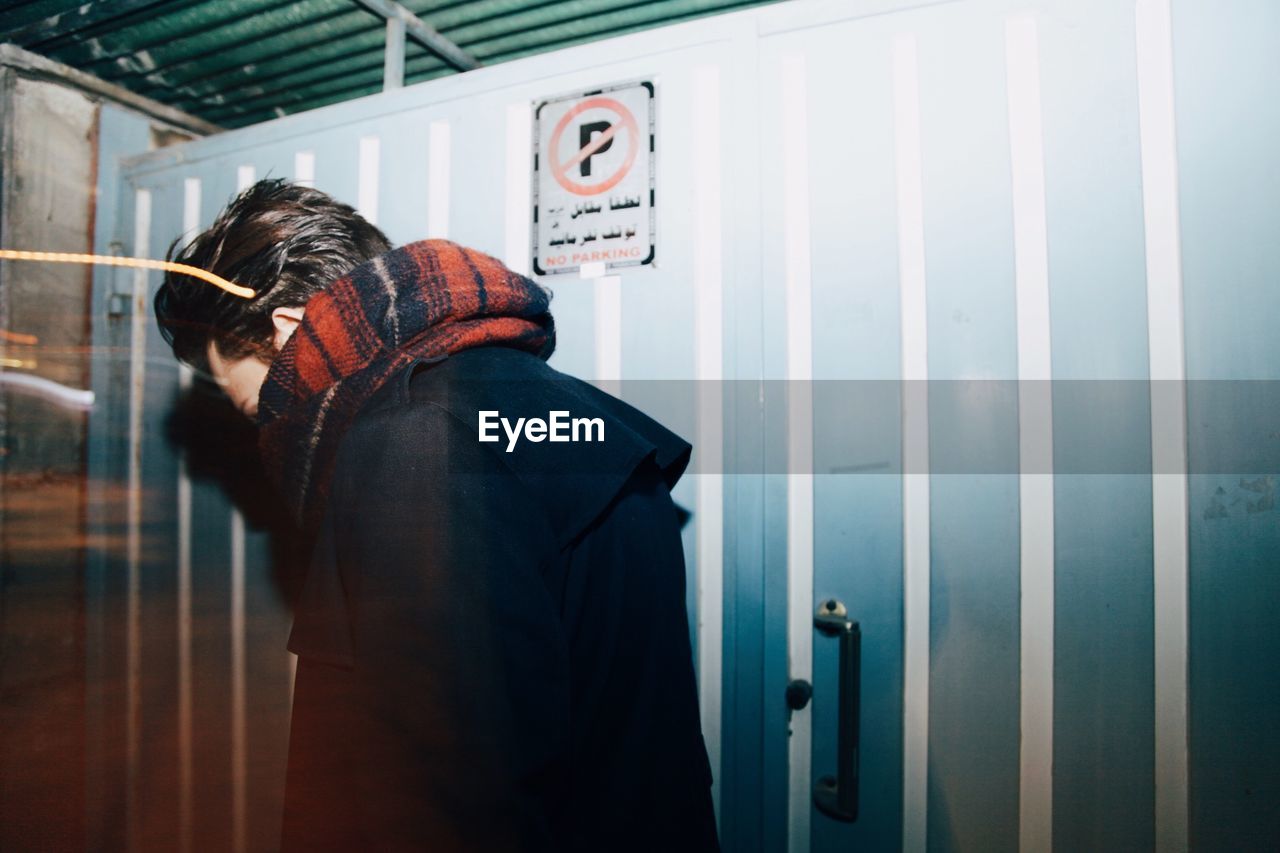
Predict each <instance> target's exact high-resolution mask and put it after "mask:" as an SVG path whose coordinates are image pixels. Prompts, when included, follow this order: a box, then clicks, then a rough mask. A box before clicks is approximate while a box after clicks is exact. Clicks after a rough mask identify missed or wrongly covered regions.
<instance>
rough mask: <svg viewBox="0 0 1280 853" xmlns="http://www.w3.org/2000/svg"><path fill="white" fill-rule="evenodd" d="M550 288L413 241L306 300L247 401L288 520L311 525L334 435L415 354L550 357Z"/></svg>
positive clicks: (451, 249) (462, 251)
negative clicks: (495, 351)
mask: <svg viewBox="0 0 1280 853" xmlns="http://www.w3.org/2000/svg"><path fill="white" fill-rule="evenodd" d="M549 302H550V294H549V293H547V291H545V290H543V289H542V288H541V287H539V286H538V285H537V284H536V283H535V282H533V281H531V280H529V279H528V278H526V277H524V276H522V275H520V274H519V273H515V272H512V271H511V270H509V269H507V268H506V267H505V266H504V265H503V264H502V263H501V262H500V261H498V260H496V259H494V258H491V257H489V256H488V255H485V254H482V253H480V252H477V251H475V250H473V249H467V248H464V247H462V246H459V245H458V244H456V243H452V242H449V241H448V240H422V241H419V242H417V243H410V244H408V245H406V246H402V247H400V248H398V249H393V250H391V251H389V252H387V253H386V254H383V255H380V256H378V257H376V258H373V259H371V260H369V261H366V262H365V263H363V264H361V265H360V266H358V267H356V268H355V269H354V270H352V271H351V272H349V273H348V274H347V275H345V276H343V277H342V278H340V279H338V280H337V281H335V282H334V283H333V284H332V285H330V286H329V287H328V288H327V289H325V290H324V291H322V292H320V293H318V294H316V295H315V296H314V297H312V298H311V299H310V300H309V301H308V302H307V304H306V306H305V312H304V314H303V318H302V322H301V323H300V324H299V325H298V328H297V329H295V330H294V333H293V335H292V336H291V337H290V338H289V340H288V342H287V343H286V344H285V345H284V347H283V348H282V349H281V350H280V352H279V353H277V355H276V358H275V360H274V361H273V362H272V364H271V368H270V370H269V371H268V372H267V378H266V381H265V382H264V383H263V385H262V391H261V393H260V395H259V398H258V426H259V428H260V431H259V450H260V452H261V455H262V459H263V463H264V465H265V466H266V471H267V475H268V477H270V479H271V480H272V481H273V482H274V483H275V484H276V487H277V488H278V489H279V490H280V492H281V494H282V495H283V496H284V498H285V500H286V502H287V503H288V504H289V508H290V510H291V512H292V514H293V517H294V520H295V521H296V522H297V524H298V525H299V526H300V527H301V528H302V529H303V530H307V531H314V530H315V529H316V527H317V526H318V524H319V521H320V519H321V517H322V515H323V512H324V506H325V499H326V497H327V495H328V489H329V478H330V476H331V475H332V473H333V466H334V462H335V458H336V456H337V451H338V445H339V443H340V441H341V439H342V436H343V434H344V433H345V432H346V430H347V428H348V427H349V426H350V425H351V422H352V421H353V420H354V418H355V416H356V413H357V412H359V410H360V408H361V406H362V405H363V404H364V403H365V402H366V401H368V399H369V397H370V396H371V395H372V394H373V393H374V392H375V391H376V390H377V389H378V388H379V387H380V386H381V385H382V384H383V383H384V382H386V381H387V380H388V379H390V378H391V377H392V376H393V375H395V374H396V373H397V372H398V371H400V370H401V369H403V368H404V367H406V366H408V364H409V363H410V362H412V361H413V360H414V359H417V358H433V357H438V356H443V355H448V354H450V353H454V352H458V351H459V350H464V349H467V348H469V347H477V346H486V345H500V346H508V347H516V348H518V349H523V350H526V351H528V352H532V353H535V354H537V355H538V356H540V357H542V358H544V359H545V358H549V357H550V356H551V352H552V350H554V349H555V326H554V324H553V322H552V319H551V314H550V313H549V312H548V310H547V308H548V303H549Z"/></svg>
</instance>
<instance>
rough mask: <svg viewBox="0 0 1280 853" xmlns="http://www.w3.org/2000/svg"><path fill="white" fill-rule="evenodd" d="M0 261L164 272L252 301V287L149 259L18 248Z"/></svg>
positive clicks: (1, 254)
mask: <svg viewBox="0 0 1280 853" xmlns="http://www.w3.org/2000/svg"><path fill="white" fill-rule="evenodd" d="M0 259H3V260H9V261H49V262H52V263H57V264H102V265H104V266H109V267H134V268H140V269H148V270H167V271H169V272H177V273H184V274H186V275H190V276H195V277H196V278H198V279H200V280H202V281H207V282H208V283H209V284H212V285H213V286H214V287H220V288H222V289H223V290H225V291H227V292H228V293H231V294H234V295H236V296H241V297H244V298H245V299H252V298H253V296H254V291H253V290H252V289H251V288H248V287H245V286H243V285H240V284H236V283H235V282H234V281H227V280H226V279H225V278H222V277H221V276H218V275H214V274H213V273H211V272H209V271H208V270H205V269H201V268H200V267H193V266H191V265H190V264H175V263H173V262H172V261H157V260H152V259H151V258H125V257H118V256H116V255H81V254H77V253H74V252H27V251H23V250H21V249H0Z"/></svg>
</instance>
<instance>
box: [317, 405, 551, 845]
mask: <svg viewBox="0 0 1280 853" xmlns="http://www.w3.org/2000/svg"><path fill="white" fill-rule="evenodd" d="M342 454H343V459H341V460H340V462H339V465H338V471H337V473H336V474H335V479H334V491H333V493H332V496H331V500H333V501H335V503H334V505H333V510H334V511H333V514H332V518H333V520H334V524H335V529H334V532H333V538H332V541H333V548H334V553H335V557H336V560H337V562H338V565H339V572H340V574H341V577H342V583H343V587H344V589H345V595H346V601H347V613H348V620H349V625H350V630H351V647H352V656H353V670H352V674H353V678H352V685H353V690H352V697H351V701H352V708H351V714H352V716H351V719H353V723H352V728H353V731H352V732H351V733H350V737H351V744H350V746H351V747H352V748H353V754H354V755H355V760H354V764H355V767H354V768H353V775H354V778H353V779H352V783H353V791H352V794H353V796H354V799H355V801H356V805H357V811H358V814H359V821H360V824H361V830H362V832H363V834H364V836H365V838H366V839H367V841H368V843H369V844H370V845H371V846H372V847H376V848H377V849H431V850H436V851H454V850H458V851H462V850H466V851H475V850H494V851H507V850H538V849H547V848H548V847H549V845H550V841H549V824H550V822H551V820H552V812H553V810H554V805H555V800H556V792H557V790H558V786H559V785H560V784H561V782H560V780H561V775H562V773H563V767H564V763H565V760H566V758H567V756H565V750H566V749H567V743H568V737H567V725H568V713H569V712H568V708H569V686H568V663H567V660H568V654H567V649H566V644H565V641H564V639H563V637H562V633H561V628H560V624H559V619H558V614H557V613H556V609H555V606H554V604H553V602H552V598H551V595H550V593H549V591H548V590H547V588H546V585H545V583H544V581H543V579H542V576H541V573H540V567H541V566H542V564H543V563H544V562H545V561H546V560H547V559H548V558H549V557H550V556H552V555H554V539H553V538H552V536H551V534H550V531H549V529H548V527H547V523H546V521H545V518H544V517H543V514H542V512H541V511H540V509H539V507H538V505H537V501H536V500H535V498H534V496H532V495H530V494H528V493H527V492H526V491H525V488H524V487H523V486H522V485H521V483H520V481H519V480H518V479H517V478H516V477H515V476H513V475H511V474H510V473H509V472H508V471H507V470H506V469H505V467H504V466H503V464H502V461H501V459H500V458H499V457H497V456H496V454H494V452H493V451H492V449H491V446H489V445H481V444H480V443H479V442H478V441H477V439H476V436H475V434H474V432H470V431H469V430H467V429H466V428H465V427H464V425H462V424H461V422H460V421H458V420H456V419H455V418H454V416H452V415H450V414H449V413H447V412H446V411H444V410H443V409H440V408H439V407H437V406H434V405H429V404H428V405H422V404H405V405H402V406H397V407H393V408H392V409H389V410H386V411H385V412H380V413H376V414H375V415H374V416H372V417H370V418H366V419H365V420H363V421H362V422H359V423H358V424H357V426H356V427H353V429H352V432H351V433H350V434H349V436H348V438H347V440H346V442H345V443H344V448H343V451H342Z"/></svg>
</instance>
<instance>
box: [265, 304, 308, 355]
mask: <svg viewBox="0 0 1280 853" xmlns="http://www.w3.org/2000/svg"><path fill="white" fill-rule="evenodd" d="M271 322H272V324H273V325H274V326H275V327H276V336H275V341H274V343H275V346H276V349H277V350H280V349H283V348H284V345H285V342H286V341H287V340H289V336H290V335H292V334H293V333H294V330H296V329H297V328H298V324H299V323H301V322H302V307H301V306H294V305H282V306H280V307H279V308H276V309H275V310H274V311H272V312H271Z"/></svg>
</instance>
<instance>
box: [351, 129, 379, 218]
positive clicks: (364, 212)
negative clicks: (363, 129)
mask: <svg viewBox="0 0 1280 853" xmlns="http://www.w3.org/2000/svg"><path fill="white" fill-rule="evenodd" d="M381 154H382V144H381V141H380V140H379V139H378V137H376V136H362V137H360V150H359V169H358V171H357V173H356V175H357V177H356V199H357V201H356V210H357V211H359V213H360V215H361V216H363V217H364V218H365V219H366V220H368V221H369V224H371V225H377V224H378V171H379V164H378V160H379V157H380V156H381Z"/></svg>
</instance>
